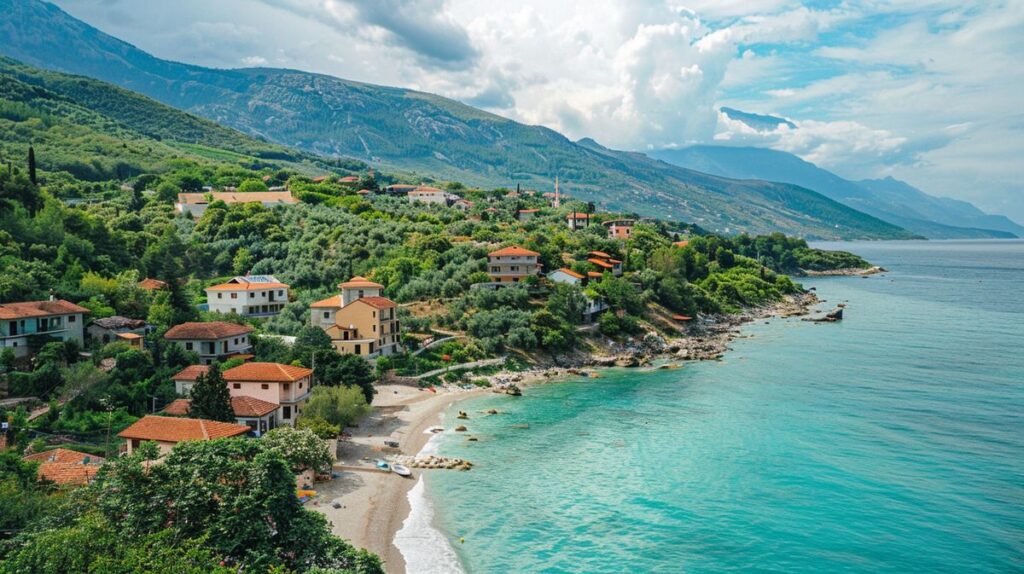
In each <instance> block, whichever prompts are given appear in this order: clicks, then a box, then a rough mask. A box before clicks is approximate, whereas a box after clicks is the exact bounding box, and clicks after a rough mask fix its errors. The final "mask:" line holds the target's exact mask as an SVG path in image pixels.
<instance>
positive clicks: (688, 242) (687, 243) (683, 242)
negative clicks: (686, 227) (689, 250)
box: [672, 240, 690, 247]
mask: <svg viewBox="0 0 1024 574" xmlns="http://www.w3.org/2000/svg"><path fill="white" fill-rule="evenodd" d="M689 244H690V241H689V240H686V241H676V242H675V243H673V244H672V245H675V246H676V247H686V246H687V245H689Z"/></svg>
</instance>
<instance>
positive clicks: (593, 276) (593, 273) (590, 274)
mask: <svg viewBox="0 0 1024 574" xmlns="http://www.w3.org/2000/svg"><path fill="white" fill-rule="evenodd" d="M587 277H590V278H591V279H600V278H602V277H604V275H602V274H600V273H598V272H597V271H587Z"/></svg>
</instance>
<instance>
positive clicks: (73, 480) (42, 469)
mask: <svg viewBox="0 0 1024 574" xmlns="http://www.w3.org/2000/svg"><path fill="white" fill-rule="evenodd" d="M100 460H102V459H100ZM99 471H100V465H98V464H82V463H81V462H44V463H42V464H40V465H39V471H38V475H37V476H38V477H39V479H40V480H49V481H50V482H53V483H54V484H59V485H62V486H80V485H86V484H89V483H90V482H92V479H93V478H94V477H95V476H96V473H97V472H99Z"/></svg>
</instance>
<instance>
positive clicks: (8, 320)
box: [0, 297, 89, 358]
mask: <svg viewBox="0 0 1024 574" xmlns="http://www.w3.org/2000/svg"><path fill="white" fill-rule="evenodd" d="M87 314H89V310H88V309H86V308H85V307H80V306H78V305H75V304H74V303H72V302H70V301H65V300H63V299H56V298H54V297H50V299H49V300H48V301H23V302H20V303H3V304H0V349H13V350H14V356H15V357H18V358H20V357H27V356H28V355H30V354H32V350H31V349H30V347H29V340H30V338H32V337H36V336H40V337H49V338H51V339H56V340H61V341H77V342H78V344H79V345H83V344H84V343H85V337H84V332H85V331H84V326H83V323H84V321H85V316H86V315H87Z"/></svg>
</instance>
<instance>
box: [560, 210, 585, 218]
mask: <svg viewBox="0 0 1024 574" xmlns="http://www.w3.org/2000/svg"><path fill="white" fill-rule="evenodd" d="M565 218H566V219H590V214H589V213H580V212H578V211H577V212H576V213H570V214H569V215H566V216H565Z"/></svg>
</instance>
